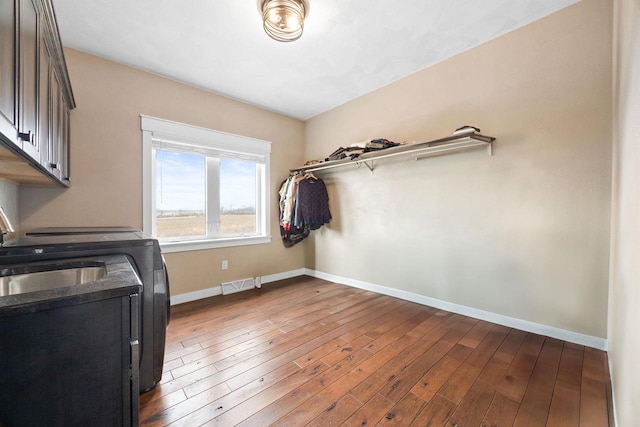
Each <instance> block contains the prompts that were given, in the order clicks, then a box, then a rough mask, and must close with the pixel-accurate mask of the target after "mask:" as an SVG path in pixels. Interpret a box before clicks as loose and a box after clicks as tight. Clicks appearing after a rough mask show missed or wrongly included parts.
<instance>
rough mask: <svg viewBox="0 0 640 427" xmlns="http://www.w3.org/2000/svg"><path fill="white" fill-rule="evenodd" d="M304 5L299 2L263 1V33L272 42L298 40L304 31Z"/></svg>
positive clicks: (284, 0)
mask: <svg viewBox="0 0 640 427" xmlns="http://www.w3.org/2000/svg"><path fill="white" fill-rule="evenodd" d="M305 14H306V9H305V5H304V3H303V2H302V1H301V0H264V1H263V2H262V21H263V27H264V31H265V32H266V33H267V34H268V35H269V37H271V38H272V39H274V40H277V41H280V42H291V41H294V40H298V39H299V38H300V36H301V35H302V30H303V29H304V17H305Z"/></svg>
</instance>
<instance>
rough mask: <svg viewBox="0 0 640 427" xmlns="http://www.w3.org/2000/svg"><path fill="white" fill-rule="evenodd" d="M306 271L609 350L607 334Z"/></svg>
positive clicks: (333, 280)
mask: <svg viewBox="0 0 640 427" xmlns="http://www.w3.org/2000/svg"><path fill="white" fill-rule="evenodd" d="M306 274H307V275H308V276H311V277H316V278H318V279H324V280H327V281H330V282H334V283H339V284H342V285H347V286H353V287H355V288H360V289H364V290H367V291H372V292H376V293H378V294H383V295H389V296H392V297H396V298H400V299H403V300H406V301H411V302H415V303H418V304H423V305H428V306H430V307H434V308H439V309H441V310H446V311H450V312H452V313H457V314H462V315H464V316H469V317H473V318H475V319H480V320H486V321H487V322H491V323H497V324H498V325H503V326H508V327H510V328H515V329H520V330H522V331H526V332H532V333H534V334H539V335H544V336H548V337H552V338H557V339H560V340H563V341H568V342H571V343H574V344H579V345H584V346H587V347H592V348H595V349H598V350H604V351H606V350H607V340H606V339H604V338H599V337H594V336H591V335H585V334H581V333H578V332H572V331H567V330H565V329H560V328H555V327H553V326H548V325H543V324H540V323H535V322H530V321H528V320H522V319H516V318H514V317H509V316H503V315H502V314H497V313H492V312H489V311H484V310H479V309H477V308H473V307H467V306H464V305H460V304H454V303H451V302H447V301H442V300H439V299H435V298H430V297H426V296H424V295H419V294H415V293H413V292H407V291H403V290H400V289H394V288H389V287H386V286H381V285H375V284H373V283H368V282H363V281H361V280H356V279H350V278H348V277H341V276H335V275H333V274H328V273H324V272H322V271H316V270H312V269H306Z"/></svg>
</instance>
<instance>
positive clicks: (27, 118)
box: [18, 0, 40, 163]
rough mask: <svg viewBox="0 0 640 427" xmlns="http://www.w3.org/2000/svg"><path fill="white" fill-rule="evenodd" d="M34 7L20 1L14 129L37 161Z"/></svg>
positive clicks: (35, 28)
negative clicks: (16, 109)
mask: <svg viewBox="0 0 640 427" xmlns="http://www.w3.org/2000/svg"><path fill="white" fill-rule="evenodd" d="M38 18H39V16H38V8H37V6H36V5H35V3H34V2H33V0H22V1H21V3H20V39H19V52H20V77H19V79H18V83H19V87H20V91H19V95H18V105H19V113H20V115H19V118H18V131H19V134H18V135H19V137H20V139H22V150H23V151H24V152H25V153H27V154H28V155H29V156H30V157H31V158H33V159H35V160H37V161H38V163H39V162H40V150H39V146H38V140H37V135H36V130H37V129H36V128H37V123H38V105H37V99H38V77H39V76H38Z"/></svg>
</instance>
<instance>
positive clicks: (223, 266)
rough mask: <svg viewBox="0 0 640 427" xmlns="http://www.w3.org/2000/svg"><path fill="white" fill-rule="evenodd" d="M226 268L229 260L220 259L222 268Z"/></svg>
mask: <svg viewBox="0 0 640 427" xmlns="http://www.w3.org/2000/svg"><path fill="white" fill-rule="evenodd" d="M227 268H229V261H227V260H226V259H225V260H224V261H222V269H223V270H226V269H227Z"/></svg>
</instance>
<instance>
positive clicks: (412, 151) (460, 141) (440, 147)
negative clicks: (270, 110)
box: [290, 133, 495, 173]
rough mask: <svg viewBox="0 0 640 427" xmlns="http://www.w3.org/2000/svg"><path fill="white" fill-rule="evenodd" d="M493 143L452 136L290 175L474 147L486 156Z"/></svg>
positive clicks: (480, 138)
mask: <svg viewBox="0 0 640 427" xmlns="http://www.w3.org/2000/svg"><path fill="white" fill-rule="evenodd" d="M493 141H495V138H494V137H491V136H486V135H481V134H477V133H472V134H464V135H453V136H448V137H446V138H440V139H435V140H433V141H427V142H420V143H417V144H406V145H399V146H397V147H392V148H386V149H383V150H376V151H370V152H368V153H364V154H361V155H360V156H358V157H356V158H354V159H349V158H346V159H341V160H331V161H328V162H321V163H316V164H313V165H308V166H302V167H299V168H294V169H290V172H291V173H305V172H316V171H322V170H326V169H334V168H339V167H343V166H346V165H356V166H359V165H360V164H362V163H365V164H366V165H367V167H368V168H369V169H370V170H371V171H373V166H372V165H370V164H369V163H368V162H370V163H373V161H374V160H379V159H386V158H390V157H396V156H402V155H410V156H412V157H414V158H415V159H416V160H420V159H423V158H426V157H429V156H433V155H437V154H443V153H446V152H453V151H463V150H466V149H470V148H476V147H482V146H484V147H487V151H488V154H489V155H491V154H492V153H491V150H492V143H493Z"/></svg>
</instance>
